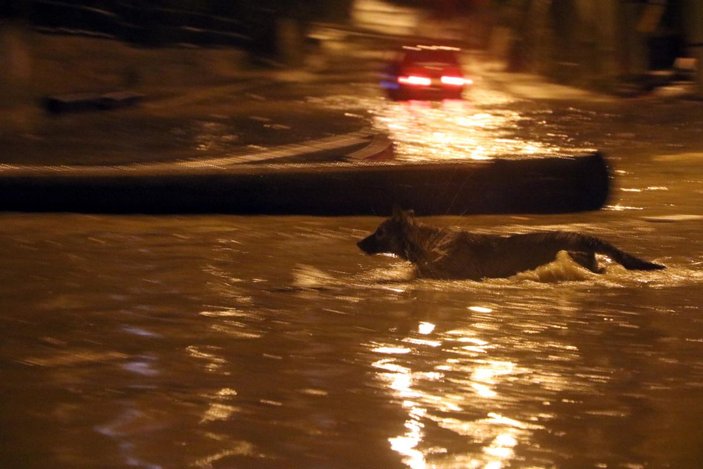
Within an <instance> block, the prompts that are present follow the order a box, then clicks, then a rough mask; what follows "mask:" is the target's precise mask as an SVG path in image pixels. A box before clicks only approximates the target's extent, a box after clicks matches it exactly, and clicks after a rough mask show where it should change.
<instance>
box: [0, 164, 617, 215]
mask: <svg viewBox="0 0 703 469" xmlns="http://www.w3.org/2000/svg"><path fill="white" fill-rule="evenodd" d="M609 179H610V176H609V172H608V168H607V165H606V163H605V160H604V158H603V156H602V155H601V154H600V153H598V152H596V153H593V154H588V155H583V156H577V157H561V158H536V159H527V160H493V161H477V162H472V161H469V162H463V163H452V164H404V165H399V164H379V163H375V164H358V163H356V164H306V165H300V166H293V165H279V166H246V167H243V166H239V167H232V168H226V169H207V168H205V169H200V168H195V169H194V168H186V167H182V166H180V167H173V168H171V169H170V170H168V171H165V170H164V169H163V168H160V169H151V170H150V169H148V168H142V169H134V168H131V169H127V168H86V169H81V170H79V169H68V170H60V169H57V170H49V169H41V168H39V169H32V170H29V169H20V168H14V169H13V168H4V169H3V168H0V210H3V211H29V212H55V211H59V212H86V213H149V214H175V213H179V214H180V213H182V214H189V213H232V214H310V215H388V214H390V213H391V210H392V208H393V206H394V205H399V206H401V207H403V208H408V209H414V210H415V211H416V213H417V214H418V215H444V214H479V213H564V212H574V211H584V210H596V209H599V208H601V207H602V206H603V205H604V204H605V202H606V200H607V198H608V193H609V182H610V181H609Z"/></svg>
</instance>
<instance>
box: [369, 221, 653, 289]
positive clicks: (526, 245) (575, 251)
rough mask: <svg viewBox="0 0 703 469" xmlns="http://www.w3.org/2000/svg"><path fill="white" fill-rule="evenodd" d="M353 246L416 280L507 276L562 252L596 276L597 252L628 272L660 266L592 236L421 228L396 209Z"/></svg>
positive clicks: (543, 262)
mask: <svg viewBox="0 0 703 469" xmlns="http://www.w3.org/2000/svg"><path fill="white" fill-rule="evenodd" d="M357 245H358V246H359V248H360V249H361V250H362V251H364V252H366V253H367V254H381V253H388V254H394V255H396V256H398V257H401V258H403V259H405V260H408V261H410V262H412V263H413V264H414V265H415V268H416V270H417V275H418V277H425V278H435V279H469V280H482V279H487V278H507V277H512V276H513V275H515V274H518V273H520V272H525V271H528V270H533V269H535V268H537V267H539V266H542V265H545V264H549V263H550V262H552V261H554V260H556V259H557V255H558V253H559V252H561V251H565V252H566V253H568V255H569V256H570V257H571V258H572V259H573V260H574V261H575V262H576V263H578V264H579V265H581V266H583V267H585V268H586V269H588V270H590V271H591V272H595V273H602V272H603V269H601V268H600V267H599V266H598V261H597V258H596V254H603V255H606V256H608V257H609V258H610V259H611V260H613V261H615V262H617V263H619V264H620V265H622V266H623V267H625V268H626V269H629V270H659V269H664V268H665V266H663V265H661V264H656V263H654V262H649V261H646V260H644V259H640V258H638V257H635V256H633V255H631V254H628V253H626V252H624V251H622V250H620V249H618V248H617V247H615V246H613V245H612V244H610V243H608V242H606V241H604V240H602V239H599V238H596V237H594V236H589V235H584V234H580V233H570V232H563V231H549V232H537V233H525V234H514V235H509V236H501V235H492V234H477V233H471V232H468V231H459V230H452V229H446V228H436V227H433V226H429V225H425V224H423V223H420V222H418V221H417V220H415V218H414V216H413V214H412V212H409V211H401V210H395V211H394V213H393V216H391V218H389V219H387V220H386V221H384V222H383V223H381V225H379V227H378V228H377V229H376V231H375V232H374V233H372V234H371V235H369V236H367V237H366V238H364V239H362V240H361V241H359V242H358V243H357Z"/></svg>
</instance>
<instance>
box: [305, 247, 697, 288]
mask: <svg viewBox="0 0 703 469" xmlns="http://www.w3.org/2000/svg"><path fill="white" fill-rule="evenodd" d="M599 264H600V265H601V266H602V267H604V271H603V272H602V273H595V272H592V271H590V270H588V269H586V268H584V267H583V266H581V265H580V264H578V263H577V262H575V261H574V260H573V259H572V258H571V256H570V255H569V254H568V253H567V252H566V251H560V252H559V253H558V254H557V257H556V259H555V260H554V261H553V262H550V263H548V264H544V265H541V266H539V267H537V268H536V269H533V270H528V271H525V272H520V273H518V274H516V275H513V276H512V277H509V278H498V279H485V280H482V281H474V280H439V279H418V278H417V275H416V272H415V269H414V267H413V266H412V265H411V264H410V263H406V262H402V263H392V264H389V265H388V266H387V267H384V268H375V269H370V270H367V271H364V272H361V273H356V274H349V273H344V272H325V271H323V270H321V269H319V268H317V267H313V266H310V265H305V264H299V265H297V266H296V268H295V269H294V270H293V281H292V286H293V288H295V289H306V290H310V289H315V290H324V289H337V288H350V287H351V288H354V287H374V286H376V287H380V288H387V287H389V286H393V285H395V286H397V285H400V284H404V285H407V284H408V283H410V282H413V281H415V280H417V282H413V283H414V285H415V286H420V288H422V286H421V285H425V286H427V285H430V286H433V287H436V288H446V287H448V286H455V287H457V288H472V287H478V286H483V287H484V288H485V287H490V286H497V287H501V288H505V287H518V288H524V287H525V286H526V285H533V286H540V285H541V286H543V287H547V288H551V286H552V285H553V284H556V283H564V282H568V283H576V284H585V285H591V286H595V285H598V286H604V287H612V288H618V287H633V286H648V287H652V288H667V287H676V286H682V285H691V284H701V283H703V268H700V269H699V268H698V264H697V263H693V264H691V265H690V266H681V265H669V266H667V268H666V269H663V270H656V271H642V270H627V269H625V268H624V267H622V266H621V265H620V264H617V263H615V262H613V261H610V259H608V258H607V257H601V256H599Z"/></svg>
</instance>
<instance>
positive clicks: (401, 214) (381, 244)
mask: <svg viewBox="0 0 703 469" xmlns="http://www.w3.org/2000/svg"><path fill="white" fill-rule="evenodd" d="M414 223H415V219H414V213H413V211H412V210H408V211H403V210H400V209H399V208H395V209H393V215H392V216H391V217H390V218H389V219H387V220H386V221H384V222H383V223H381V224H380V225H379V226H378V228H376V231H374V232H373V233H371V234H370V235H369V236H367V237H366V238H364V239H362V240H361V241H359V242H358V243H356V244H357V246H359V249H361V250H362V251H364V252H365V253H366V254H380V253H389V254H395V255H398V256H401V257H405V256H406V250H407V249H406V247H407V243H408V230H409V228H410V227H411V226H413V225H414Z"/></svg>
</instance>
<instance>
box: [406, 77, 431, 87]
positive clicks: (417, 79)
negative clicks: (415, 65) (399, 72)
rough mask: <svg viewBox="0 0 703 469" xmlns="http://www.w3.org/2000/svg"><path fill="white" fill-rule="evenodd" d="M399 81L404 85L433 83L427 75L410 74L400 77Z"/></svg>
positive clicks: (428, 84)
mask: <svg viewBox="0 0 703 469" xmlns="http://www.w3.org/2000/svg"><path fill="white" fill-rule="evenodd" d="M398 83H400V84H402V85H413V86H430V85H431V84H432V80H431V79H430V78H427V77H419V76H416V75H410V76H407V77H398Z"/></svg>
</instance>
